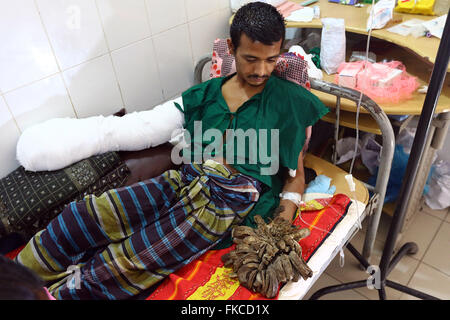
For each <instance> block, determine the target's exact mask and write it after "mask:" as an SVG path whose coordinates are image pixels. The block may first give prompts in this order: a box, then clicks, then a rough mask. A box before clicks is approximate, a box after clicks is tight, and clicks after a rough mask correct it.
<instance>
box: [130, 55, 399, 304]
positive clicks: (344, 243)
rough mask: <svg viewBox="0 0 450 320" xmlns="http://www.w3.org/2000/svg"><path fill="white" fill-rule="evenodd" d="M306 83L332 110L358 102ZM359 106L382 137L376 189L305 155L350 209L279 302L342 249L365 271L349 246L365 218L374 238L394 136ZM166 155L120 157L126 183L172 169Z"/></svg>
mask: <svg viewBox="0 0 450 320" xmlns="http://www.w3.org/2000/svg"><path fill="white" fill-rule="evenodd" d="M210 61H211V57H210V56H207V57H204V58H202V59H201V60H200V61H199V62H198V63H197V65H196V68H195V83H196V84H197V83H200V82H202V81H203V80H204V76H203V75H204V74H207V73H208V72H205V71H206V70H205V67H206V66H207V65H208V63H209V62H210ZM310 83H311V89H312V90H318V91H322V92H325V93H328V94H331V95H334V96H336V99H337V108H339V103H340V99H349V100H351V101H354V102H355V103H356V102H357V101H358V100H359V98H360V93H359V92H357V91H355V90H352V89H349V88H344V87H340V86H337V85H335V84H332V83H328V82H324V81H318V80H311V82H310ZM361 107H362V108H364V109H366V110H367V111H368V112H369V113H370V115H371V116H372V117H373V119H374V120H375V121H376V122H377V123H378V125H379V127H380V129H381V132H382V139H383V140H382V141H383V148H382V151H381V155H380V167H379V171H378V176H377V182H376V185H375V187H370V186H368V185H366V184H364V183H363V182H361V181H359V180H357V179H355V184H356V188H355V192H351V191H350V189H349V186H348V184H347V181H346V179H345V176H346V175H347V174H348V173H347V172H345V171H344V170H342V169H340V168H338V167H337V166H335V165H333V164H332V163H330V162H328V161H326V160H323V159H321V158H319V157H316V156H314V155H312V154H309V153H307V154H306V156H305V159H304V166H305V167H306V168H310V169H312V170H314V172H315V173H316V174H317V175H320V174H323V175H326V176H328V177H330V178H331V179H332V180H331V183H332V184H333V185H335V186H336V192H335V194H345V195H347V196H348V197H350V198H351V200H352V204H351V205H350V207H349V209H348V212H347V214H346V215H345V216H344V218H343V219H342V220H341V221H340V222H339V223H338V224H337V225H336V227H335V228H334V229H333V230H332V232H331V234H330V235H329V236H328V237H327V238H326V239H325V241H323V243H322V244H321V245H320V246H319V247H318V249H317V250H316V251H315V252H314V254H313V255H312V256H311V257H310V259H309V261H308V266H309V267H310V268H311V269H312V270H313V276H312V277H311V278H309V279H308V280H303V279H300V280H299V281H298V282H290V283H287V284H286V285H284V286H283V287H282V288H281V289H280V292H279V295H278V299H283V300H293V299H294V300H298V299H302V298H303V297H304V296H305V295H306V294H307V293H308V291H309V290H310V288H311V287H312V286H313V284H314V283H315V281H317V279H318V278H319V277H320V276H321V274H322V273H323V271H324V270H325V269H326V268H327V266H328V265H329V264H330V263H331V261H332V260H333V259H334V257H335V256H336V255H337V254H338V253H339V252H340V251H341V250H343V248H345V247H346V248H347V249H348V250H349V251H350V252H351V253H352V254H353V255H354V256H355V257H356V258H357V259H358V260H359V261H360V262H361V265H362V266H363V267H364V268H367V267H368V265H367V264H366V263H364V262H363V259H360V257H361V255H360V254H359V253H358V252H357V250H356V249H355V248H354V247H353V246H352V245H351V244H350V243H349V242H350V240H351V239H352V237H353V236H354V235H355V234H356V233H357V232H358V231H359V224H360V222H361V221H363V220H364V219H365V218H370V221H369V227H368V234H369V236H373V237H375V235H376V231H377V227H378V222H379V218H380V217H379V216H380V214H381V209H382V204H383V200H384V196H385V192H386V188H387V183H388V177H389V175H388V174H386V173H388V172H389V171H390V168H391V162H392V158H393V154H394V144H393V142H392V141H394V132H393V129H392V126H391V124H390V121H389V119H388V117H387V116H386V114H385V113H384V112H383V110H382V109H381V108H380V107H379V106H378V105H377V104H376V103H375V102H374V101H373V100H371V99H370V98H368V97H367V96H363V98H362V101H361ZM313 134H314V133H313ZM170 150H171V145H169V144H166V145H162V146H159V147H156V148H151V149H148V150H144V151H139V152H137V153H135V154H131V153H129V152H127V153H121V156H122V157H123V159H124V160H125V162H126V163H127V165H128V166H129V167H130V170H131V172H132V178H131V179H132V180H133V181H130V182H135V181H134V180H136V179H137V180H140V179H142V178H145V177H148V176H155V175H157V174H158V173H159V172H163V170H167V169H171V168H174V166H173V165H172V164H171V162H170ZM138 155H140V156H138ZM137 158H139V159H137ZM149 163H155V165H148V164H149ZM150 168H152V169H150ZM142 170H153V172H146V173H139V171H142ZM368 187H369V188H370V189H371V191H372V196H369V190H368Z"/></svg>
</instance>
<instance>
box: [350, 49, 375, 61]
mask: <svg viewBox="0 0 450 320" xmlns="http://www.w3.org/2000/svg"><path fill="white" fill-rule="evenodd" d="M364 60H366V53H365V52H364V51H353V52H352V55H351V56H350V59H349V60H348V61H349V62H354V61H364ZM367 61H369V62H372V63H375V62H377V55H376V54H375V53H373V52H369V55H368V57H367Z"/></svg>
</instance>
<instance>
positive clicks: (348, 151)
mask: <svg viewBox="0 0 450 320" xmlns="http://www.w3.org/2000/svg"><path fill="white" fill-rule="evenodd" d="M355 141H356V138H353V137H347V138H343V139H339V140H338V142H337V144H336V153H337V156H338V160H337V161H336V164H341V163H344V162H347V161H348V160H350V159H352V158H353V155H354V154H355ZM360 153H361V143H360V142H359V141H358V147H357V151H356V157H358V156H359V155H360Z"/></svg>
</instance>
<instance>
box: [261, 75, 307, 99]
mask: <svg viewBox="0 0 450 320" xmlns="http://www.w3.org/2000/svg"><path fill="white" fill-rule="evenodd" d="M271 77H272V85H271V90H270V91H269V92H268V94H269V95H270V96H272V97H273V98H274V99H277V100H279V101H286V102H288V101H291V102H293V101H295V102H298V100H299V99H301V100H303V101H305V100H307V101H314V100H315V99H314V98H315V95H314V94H312V93H311V92H310V91H309V90H307V89H306V88H304V87H303V86H301V85H299V84H297V83H295V82H292V81H289V80H286V79H283V78H280V77H278V76H275V75H272V76H271Z"/></svg>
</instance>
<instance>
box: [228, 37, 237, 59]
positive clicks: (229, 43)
mask: <svg viewBox="0 0 450 320" xmlns="http://www.w3.org/2000/svg"><path fill="white" fill-rule="evenodd" d="M227 44H228V50H230V54H231V55H233V56H234V55H235V53H236V50H235V49H234V45H233V41H231V39H230V38H228V39H227Z"/></svg>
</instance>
